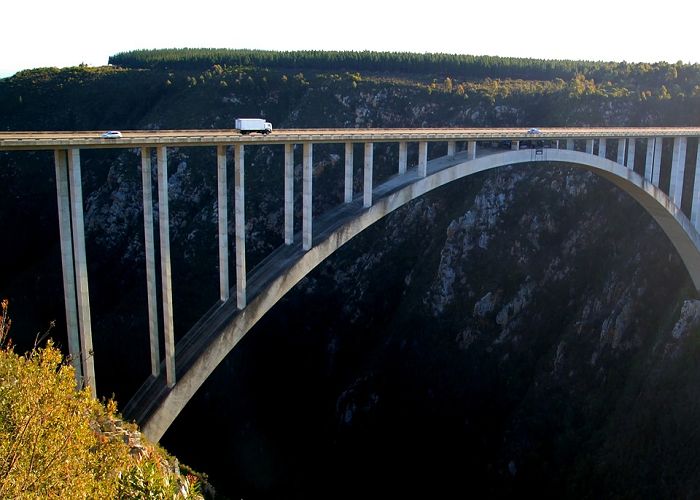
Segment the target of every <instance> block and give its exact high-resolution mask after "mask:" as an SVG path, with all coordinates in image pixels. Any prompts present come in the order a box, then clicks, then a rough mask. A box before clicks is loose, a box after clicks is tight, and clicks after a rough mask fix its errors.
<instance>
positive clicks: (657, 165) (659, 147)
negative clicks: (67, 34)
mask: <svg viewBox="0 0 700 500" xmlns="http://www.w3.org/2000/svg"><path fill="white" fill-rule="evenodd" d="M663 146H664V140H663V137H657V138H656V139H655V140H654V163H653V164H652V167H651V183H652V184H653V185H654V186H656V187H659V179H660V178H661V153H662V152H663V149H664V147H663Z"/></svg>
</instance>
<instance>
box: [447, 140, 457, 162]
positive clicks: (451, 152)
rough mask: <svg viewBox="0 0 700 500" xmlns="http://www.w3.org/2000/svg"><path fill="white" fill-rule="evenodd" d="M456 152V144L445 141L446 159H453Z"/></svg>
mask: <svg viewBox="0 0 700 500" xmlns="http://www.w3.org/2000/svg"><path fill="white" fill-rule="evenodd" d="M456 150H457V143H456V142H455V141H447V157H448V158H454V157H455V151H456Z"/></svg>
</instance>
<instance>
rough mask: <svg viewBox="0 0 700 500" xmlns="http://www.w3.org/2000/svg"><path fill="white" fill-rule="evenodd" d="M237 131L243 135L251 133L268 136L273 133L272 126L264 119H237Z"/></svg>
mask: <svg viewBox="0 0 700 500" xmlns="http://www.w3.org/2000/svg"><path fill="white" fill-rule="evenodd" d="M236 129H237V130H239V131H240V132H241V134H243V135H245V134H250V133H251V132H260V133H261V134H264V135H267V134H269V133H270V132H272V124H271V123H270V122H266V121H265V120H263V119H262V118H236Z"/></svg>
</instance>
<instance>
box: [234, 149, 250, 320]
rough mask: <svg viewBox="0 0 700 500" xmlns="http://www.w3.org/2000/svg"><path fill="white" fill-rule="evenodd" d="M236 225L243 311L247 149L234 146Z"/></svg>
mask: <svg viewBox="0 0 700 500" xmlns="http://www.w3.org/2000/svg"><path fill="white" fill-rule="evenodd" d="M233 162H234V170H233V172H234V173H233V180H234V181H233V182H234V188H233V189H234V194H233V196H234V202H235V207H234V209H235V212H234V223H235V226H236V306H237V307H238V309H243V308H244V307H245V306H246V303H247V295H246V286H247V282H246V265H245V148H244V146H243V144H240V143H238V144H235V145H234V146H233Z"/></svg>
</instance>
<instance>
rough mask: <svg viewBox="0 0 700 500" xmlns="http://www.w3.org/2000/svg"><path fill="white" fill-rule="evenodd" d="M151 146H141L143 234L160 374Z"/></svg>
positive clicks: (154, 368) (154, 357) (154, 367)
mask: <svg viewBox="0 0 700 500" xmlns="http://www.w3.org/2000/svg"><path fill="white" fill-rule="evenodd" d="M152 166H153V165H152V163H151V148H141V183H142V185H143V236H144V238H143V239H144V249H145V251H146V293H147V295H148V337H149V341H150V342H149V343H150V348H151V375H153V376H154V377H157V376H158V375H160V346H159V342H158V297H157V295H156V294H157V284H156V279H157V278H156V252H155V243H154V241H155V240H154V236H153V187H152V185H151V170H152Z"/></svg>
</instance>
